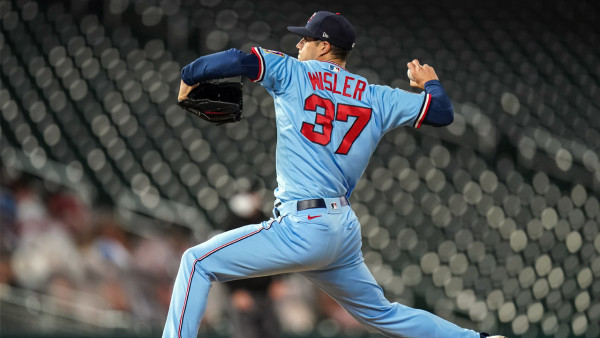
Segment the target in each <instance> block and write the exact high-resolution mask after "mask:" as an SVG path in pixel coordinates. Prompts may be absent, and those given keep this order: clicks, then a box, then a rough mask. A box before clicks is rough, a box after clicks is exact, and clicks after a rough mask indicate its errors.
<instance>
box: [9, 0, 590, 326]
mask: <svg viewBox="0 0 600 338" xmlns="http://www.w3.org/2000/svg"><path fill="white" fill-rule="evenodd" d="M599 7H600V6H599V4H598V2H594V1H578V2H569V1H566V0H564V1H563V0H559V1H540V0H534V1H528V2H517V1H503V2H495V1H493V2H476V1H470V0H469V1H461V2H458V1H445V2H440V3H435V4H434V3H429V4H417V3H415V2H406V1H396V2H393V3H392V2H387V1H371V2H368V3H367V2H358V1H329V2H328V3H327V4H326V5H321V4H318V3H316V2H309V3H300V2H295V1H283V0H282V1H277V2H272V1H264V0H263V1H249V0H236V1H225V0H198V1H186V0H180V1H166V0H164V1H159V0H145V1H129V0H107V1H91V0H88V1H86V0H71V1H66V0H65V1H38V2H36V1H30V0H14V1H7V0H0V20H1V24H0V26H1V34H0V55H1V60H0V61H1V72H0V79H1V84H2V85H1V87H0V109H1V119H0V123H1V126H2V129H1V134H0V142H1V152H0V155H1V170H2V176H1V178H2V181H1V190H0V191H1V196H0V197H1V200H0V207H1V208H2V209H1V216H2V217H1V219H2V227H1V229H2V234H1V235H2V239H1V242H2V251H1V258H2V261H1V262H2V269H1V270H0V273H1V274H0V281H1V284H0V319H1V322H0V328H1V329H0V333H1V334H2V336H3V337H5V336H6V337H24V336H27V337H50V336H54V337H65V336H81V337H90V336H98V337H100V336H105V337H109V336H110V337H114V336H122V337H147V336H156V335H158V334H159V331H160V329H161V326H162V324H163V321H164V316H165V313H166V306H168V297H169V296H170V290H169V288H170V284H171V283H172V278H173V276H174V273H175V270H176V268H177V264H178V259H179V255H180V254H181V252H182V251H183V250H184V249H185V248H186V247H187V246H189V245H192V244H193V243H197V242H199V241H202V240H204V239H206V238H207V237H208V236H211V235H212V234H214V233H216V232H218V231H222V230H224V229H223V226H222V225H223V224H224V222H226V221H227V220H228V218H229V217H230V215H231V214H232V213H234V212H240V210H242V211H243V210H247V209H248V207H249V206H251V205H252V201H254V200H257V201H258V207H259V208H260V209H262V210H263V212H265V213H266V214H269V213H270V210H271V208H272V199H273V195H272V189H273V188H274V187H275V179H274V170H275V168H274V149H275V128H274V120H273V119H274V113H273V104H272V100H271V98H270V97H269V96H268V94H267V93H266V91H264V90H263V89H262V88H261V87H260V86H258V85H255V84H250V83H249V82H246V87H245V102H244V113H245V117H244V119H243V120H242V121H241V122H240V123H237V124H234V125H226V126H219V127H215V126H213V125H208V124H206V123H202V122H200V121H198V120H197V119H196V118H194V117H192V116H190V115H186V113H184V112H183V111H182V110H180V109H179V108H177V107H176V106H175V102H176V94H177V90H178V86H179V70H180V69H181V67H182V66H183V65H185V64H187V63H189V62H190V61H192V60H193V59H195V58H196V57H197V56H199V55H202V54H206V53H211V52H215V51H220V50H223V49H226V48H231V47H237V48H240V49H242V50H245V51H249V48H250V47H251V46H255V45H260V46H263V47H266V48H270V49H277V50H281V51H283V52H286V53H289V54H291V55H296V52H295V48H294V46H295V44H296V42H297V39H298V38H297V37H296V36H294V35H292V34H289V33H288V32H287V31H286V30H285V27H286V26H287V25H299V24H302V23H303V22H305V21H306V19H307V17H308V16H309V15H310V14H311V13H312V12H314V11H316V10H322V9H324V10H331V11H340V12H342V13H343V14H344V15H345V16H346V17H348V18H349V19H350V21H351V22H353V23H354V24H355V26H356V30H357V33H358V40H357V47H356V49H355V50H354V51H353V52H352V54H351V57H350V59H349V63H348V68H349V70H351V71H353V72H356V73H358V74H361V75H363V76H365V77H366V78H367V79H369V80H370V81H371V82H372V83H382V84H388V85H392V86H397V87H400V88H403V89H406V90H410V89H409V88H408V81H407V80H406V63H407V62H408V61H410V60H411V59H413V58H418V59H420V60H421V62H424V63H428V64H430V65H433V66H434V67H435V69H436V71H437V73H438V74H439V76H440V78H441V80H442V83H443V84H444V86H445V88H446V90H447V92H448V94H449V96H450V97H451V98H452V100H453V103H454V108H455V114H456V116H455V122H454V123H453V124H452V125H451V126H449V127H446V128H441V129H435V128H430V127H423V128H422V129H421V130H418V131H415V130H412V129H408V128H402V129H398V130H395V131H393V132H390V133H389V134H388V135H387V136H386V137H385V138H384V140H383V141H382V142H381V144H380V146H379V148H378V149H377V151H376V153H375V156H374V157H373V159H372V161H371V164H370V166H369V167H368V169H367V171H366V172H365V174H364V176H363V178H362V179H361V181H360V183H359V185H358V187H357V188H356V191H355V193H354V194H353V196H352V198H351V200H350V201H351V203H352V205H353V208H354V210H355V211H356V213H357V214H358V215H359V217H360V220H361V223H362V225H363V239H364V240H363V243H364V244H363V253H364V256H365V259H366V261H367V263H368V265H369V267H370V268H371V270H372V272H373V274H374V276H375V277H376V279H377V280H378V282H379V283H380V285H381V286H382V287H383V289H384V290H385V292H386V295H387V296H388V297H389V298H390V299H392V300H395V301H399V302H402V303H404V304H407V305H410V306H416V307H419V308H423V309H427V310H429V311H433V312H435V313H436V314H438V315H440V316H442V317H444V318H448V319H450V320H452V321H454V322H456V323H458V324H460V325H463V326H466V327H470V328H473V329H476V330H486V331H489V332H493V333H496V332H498V333H503V334H506V335H508V336H511V337H521V336H522V337H570V336H584V337H597V336H598V335H599V334H600V326H599V324H598V323H599V321H600V279H599V277H600V234H599V225H598V224H599V222H600V205H599V202H598V195H599V194H598V193H599V191H600V161H599V158H598V154H599V152H600V111H599V107H600V103H599V100H598V95H599V94H600V91H599V90H598V88H599V87H598V83H599V77H600V62H599V57H600V55H599V54H600V50H599V49H598V46H599V45H600V38H599V33H598V29H597V28H596V29H594V28H593V27H597V26H596V24H594V22H595V21H597V18H598V17H600V16H599V15H600V11H599ZM251 196H254V197H256V199H253V198H252V197H251ZM240 201H241V202H240ZM236 203H237V204H236ZM240 203H241V204H240ZM277 282H278V284H279V288H278V290H279V292H273V293H272V295H273V298H274V300H275V302H276V304H277V305H276V306H277V307H276V309H277V310H278V311H277V316H278V319H277V320H281V325H282V329H283V333H282V335H283V336H289V337H298V336H308V337H359V336H376V335H374V334H370V333H367V332H365V331H364V330H361V329H360V328H357V327H356V326H355V324H354V323H352V322H351V321H348V320H347V318H346V317H344V314H343V313H340V312H339V309H337V308H335V307H334V306H331V304H329V303H327V301H326V300H323V299H322V297H321V296H320V295H319V293H318V292H317V291H315V290H313V289H311V288H310V286H307V285H306V284H305V283H304V282H303V281H301V280H297V279H294V277H290V276H284V277H282V278H281V280H278V281H277ZM215 290H217V291H215V294H216V296H215V297H214V298H215V299H214V300H213V303H212V304H213V305H211V309H214V311H213V310H210V311H209V313H208V314H207V319H206V321H207V325H206V327H207V328H206V329H203V330H202V332H201V333H200V334H201V336H206V337H208V336H228V334H229V332H230V326H231V325H230V321H229V320H228V315H227V306H228V305H227V304H228V300H227V299H228V298H227V297H228V293H227V290H226V289H220V288H219V287H217V288H215ZM286 316H287V317H286Z"/></svg>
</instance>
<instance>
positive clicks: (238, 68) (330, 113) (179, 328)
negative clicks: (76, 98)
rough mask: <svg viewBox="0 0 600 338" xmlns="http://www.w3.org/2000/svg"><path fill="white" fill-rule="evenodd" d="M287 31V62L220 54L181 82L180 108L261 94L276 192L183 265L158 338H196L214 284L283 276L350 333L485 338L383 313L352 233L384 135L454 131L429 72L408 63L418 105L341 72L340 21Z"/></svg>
mask: <svg viewBox="0 0 600 338" xmlns="http://www.w3.org/2000/svg"><path fill="white" fill-rule="evenodd" d="M288 29H289V30H290V31H291V32H293V33H295V34H298V35H299V36H300V37H301V39H300V42H298V44H297V46H296V47H297V48H298V51H299V52H298V58H297V59H296V58H293V57H290V56H288V55H285V54H283V53H281V52H278V51H273V50H269V49H264V48H260V47H255V48H252V53H250V54H246V53H244V52H241V51H239V50H237V49H230V50H228V51H224V52H220V53H216V54H212V55H207V56H203V57H200V58H199V59H197V60H195V61H194V62H192V63H191V64H189V65H187V66H185V67H184V68H183V70H182V72H181V77H182V82H181V88H180V92H179V101H180V103H183V102H186V101H190V100H189V98H188V95H189V93H190V92H191V91H192V89H194V87H195V86H197V84H199V83H203V82H206V81H207V80H211V79H219V78H227V77H234V76H240V75H243V76H246V77H248V78H250V79H251V80H252V81H254V82H258V83H260V84H261V85H262V86H263V87H264V88H265V89H266V90H267V91H268V92H269V94H270V95H271V96H272V97H273V99H274V102H275V115H276V123H277V151H276V165H277V168H276V169H277V184H278V187H277V189H276V190H275V197H276V201H275V204H274V209H273V213H274V218H272V219H270V220H268V221H264V222H262V223H260V224H252V225H247V226H244V227H241V228H237V229H234V230H231V231H228V232H225V233H222V234H220V235H217V236H215V237H213V238H211V239H210V240H208V241H206V242H204V243H202V244H199V245H197V246H195V247H193V248H190V249H188V250H187V251H186V252H185V253H184V255H183V257H182V259H181V265H180V267H179V272H178V275H177V278H176V280H175V285H174V290H173V295H172V298H171V304H170V308H169V313H168V317H167V321H166V324H165V328H164V332H163V337H169V338H173V337H178V338H182V337H186V338H190V337H196V336H197V333H198V327H199V325H200V321H201V319H202V315H203V313H204V310H205V307H206V299H207V296H208V292H209V289H210V287H211V284H212V283H213V282H224V281H230V280H235V279H242V278H249V277H257V276H265V275H272V274H280V273H289V272H296V273H299V274H302V275H303V276H305V277H306V278H308V279H309V280H311V281H312V282H314V283H315V284H316V285H317V286H318V287H319V288H321V289H322V290H323V291H325V292H326V293H327V294H329V295H330V296H331V297H333V298H334V299H335V300H336V301H337V302H338V303H339V304H340V305H341V306H343V307H344V308H345V309H346V310H347V311H348V312H349V313H350V314H351V315H352V316H354V318H356V319H357V320H358V321H359V322H360V323H362V324H364V325H366V326H368V327H371V328H373V329H375V330H377V331H379V332H381V333H382V334H383V335H386V336H390V337H419V338H423V337H444V338H446V337H465V338H467V337H469V338H480V337H487V336H488V335H487V334H485V333H479V332H475V331H473V330H468V329H464V328H461V327H458V326H456V325H454V324H452V323H450V322H448V321H446V320H444V319H442V318H439V317H437V316H435V315H433V314H431V313H429V312H426V311H423V310H418V309H413V308H410V307H407V306H404V305H401V304H398V303H391V302H389V301H388V300H387V299H386V298H385V297H384V293H383V290H382V289H381V287H379V286H378V285H377V283H376V281H375V279H374V278H373V276H372V275H371V273H370V272H369V269H368V268H367V266H366V265H365V263H364V260H363V256H362V253H361V232H360V224H359V222H358V219H357V217H356V215H355V214H354V212H353V211H352V208H351V206H350V204H349V203H348V198H349V197H350V194H351V193H352V191H353V189H354V188H355V186H356V183H357V182H358V180H359V178H360V177H361V175H362V173H363V171H364V170H365V168H366V167H367V164H368V162H369V158H370V157H371V155H372V154H373V152H374V151H375V148H376V147H377V144H378V142H379V141H380V140H381V138H382V137H383V135H384V134H385V133H386V132H388V131H390V130H392V129H394V128H397V127H400V126H411V127H414V128H419V127H420V126H421V125H423V124H427V125H433V126H444V125H448V124H450V123H451V122H452V121H453V118H454V113H453V110H452V104H451V102H450V99H449V98H448V97H447V95H446V93H445V92H444V89H443V88H442V86H441V84H440V82H439V80H438V77H437V75H436V73H435V71H434V69H433V68H432V67H430V66H428V65H421V64H420V63H419V61H418V60H413V61H412V62H410V63H408V64H407V66H408V75H409V79H410V84H411V86H413V87H417V88H420V89H421V90H423V91H422V92H421V93H420V94H416V93H409V92H406V91H403V90H400V89H393V88H390V87H387V86H380V85H374V84H370V83H369V82H368V81H367V80H366V79H365V78H364V77H362V76H359V75H356V74H353V73H351V72H349V71H348V70H346V69H345V65H346V58H347V57H348V54H349V53H350V51H351V50H352V49H353V48H354V41H355V32H354V28H353V27H352V25H351V24H350V22H349V21H348V20H347V19H346V18H344V17H343V16H342V15H340V14H339V13H331V12H325V11H321V12H316V13H315V14H313V15H312V16H311V18H310V19H309V20H308V23H307V24H306V26H304V27H288ZM209 110H211V109H209ZM212 110H215V109H212ZM217 110H218V109H217ZM206 114H211V112H210V111H209V112H206ZM207 120H210V118H208V119H207ZM233 120H236V121H237V120H239V118H237V117H236V118H235V119H233Z"/></svg>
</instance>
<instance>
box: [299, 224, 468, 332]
mask: <svg viewBox="0 0 600 338" xmlns="http://www.w3.org/2000/svg"><path fill="white" fill-rule="evenodd" d="M345 243H346V244H347V247H345V248H342V250H341V252H340V256H339V257H340V261H342V262H343V264H342V265H340V266H335V265H334V267H332V268H330V269H324V270H317V271H307V272H302V273H301V274H302V275H304V276H306V277H307V278H308V279H310V280H311V281H313V282H314V283H315V284H317V286H319V288H321V289H322V290H323V291H325V292H326V293H327V294H329V295H330V296H331V297H333V298H334V299H335V300H336V301H337V302H338V303H339V304H340V305H341V306H342V307H344V308H345V309H346V311H348V312H349V313H350V314H351V315H352V316H353V317H354V318H356V319H357V320H358V321H359V322H361V323H362V324H364V325H366V326H369V327H372V328H374V329H376V330H378V331H380V332H381V333H383V334H385V335H386V336H390V337H415V338H416V337H419V338H421V337H432V338H435V337H444V338H445V337H465V338H466V337H469V338H479V333H477V332H475V331H472V330H467V329H463V328H461V327H459V326H457V325H455V324H453V323H451V322H449V321H447V320H444V319H442V318H440V317H438V316H435V315H434V314H432V313H429V312H427V311H423V310H419V309H413V308H410V307H408V306H404V305H402V304H399V303H390V302H389V301H388V300H387V299H386V298H385V296H384V294H383V290H382V289H381V287H379V285H377V282H376V281H375V278H373V275H372V274H371V272H370V271H369V269H368V268H367V266H366V265H365V263H364V261H363V259H362V254H361V251H360V243H361V238H360V227H359V226H355V227H354V228H353V229H352V232H350V233H347V234H346V240H345Z"/></svg>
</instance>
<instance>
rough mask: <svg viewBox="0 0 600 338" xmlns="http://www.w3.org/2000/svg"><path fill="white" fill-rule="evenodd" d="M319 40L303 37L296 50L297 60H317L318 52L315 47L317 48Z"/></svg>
mask: <svg viewBox="0 0 600 338" xmlns="http://www.w3.org/2000/svg"><path fill="white" fill-rule="evenodd" d="M319 42H321V41H319V40H317V39H315V38H311V37H308V36H305V37H303V38H302V40H300V42H298V44H297V45H296V48H298V60H300V61H308V60H317V58H318V57H319V53H318V52H319V51H318V49H317V47H318V46H319Z"/></svg>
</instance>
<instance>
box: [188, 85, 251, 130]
mask: <svg viewBox="0 0 600 338" xmlns="http://www.w3.org/2000/svg"><path fill="white" fill-rule="evenodd" d="M178 100H179V103H178V104H179V106H180V107H181V108H183V109H185V110H187V111H188V112H190V113H192V114H194V115H196V116H197V117H199V118H201V119H203V120H205V121H208V122H211V123H216V124H223V123H234V122H238V121H239V120H241V119H242V106H243V93H242V83H241V82H215V81H208V82H201V83H198V84H196V85H194V86H188V85H187V84H185V82H183V81H182V82H181V87H180V88H179V97H178Z"/></svg>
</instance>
